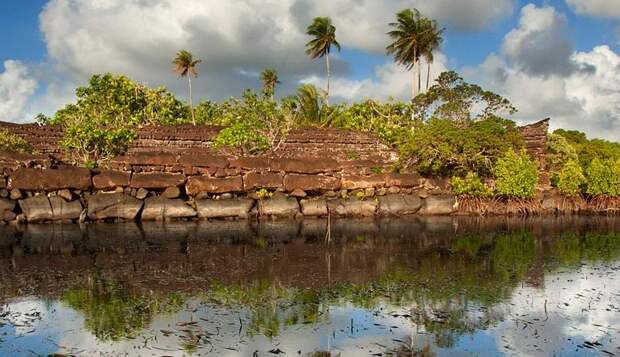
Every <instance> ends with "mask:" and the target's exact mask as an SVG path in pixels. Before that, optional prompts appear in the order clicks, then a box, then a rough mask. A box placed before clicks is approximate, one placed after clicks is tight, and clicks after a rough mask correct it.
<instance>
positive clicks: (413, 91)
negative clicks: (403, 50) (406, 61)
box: [411, 49, 417, 100]
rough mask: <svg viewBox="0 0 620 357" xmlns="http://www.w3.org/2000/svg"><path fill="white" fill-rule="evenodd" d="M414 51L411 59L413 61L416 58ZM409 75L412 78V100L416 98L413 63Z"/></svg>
mask: <svg viewBox="0 0 620 357" xmlns="http://www.w3.org/2000/svg"><path fill="white" fill-rule="evenodd" d="M416 55H417V53H416V50H415V49H414V50H413V58H414V61H415V58H416ZM411 75H412V76H413V78H412V82H411V100H413V99H414V98H415V97H416V92H415V62H413V66H412V67H411Z"/></svg>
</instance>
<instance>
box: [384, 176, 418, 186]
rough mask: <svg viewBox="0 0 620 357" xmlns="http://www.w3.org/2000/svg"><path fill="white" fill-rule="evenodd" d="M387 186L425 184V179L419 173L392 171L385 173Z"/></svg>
mask: <svg viewBox="0 0 620 357" xmlns="http://www.w3.org/2000/svg"><path fill="white" fill-rule="evenodd" d="M385 181H386V185H387V186H397V187H417V186H421V185H423V184H424V179H423V178H422V177H420V175H418V174H399V173H390V174H387V175H385Z"/></svg>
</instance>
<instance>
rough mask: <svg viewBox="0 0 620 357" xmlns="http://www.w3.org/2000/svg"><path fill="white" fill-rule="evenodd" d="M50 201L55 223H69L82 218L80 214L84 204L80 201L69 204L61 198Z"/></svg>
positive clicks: (52, 198) (51, 198)
mask: <svg viewBox="0 0 620 357" xmlns="http://www.w3.org/2000/svg"><path fill="white" fill-rule="evenodd" d="M49 201H50V206H51V208H52V217H53V220H54V221H67V220H75V219H78V218H80V214H81V213H82V204H81V203H80V201H71V202H67V201H65V200H64V199H62V198H61V197H59V196H56V197H50V198H49ZM26 217H27V215H26Z"/></svg>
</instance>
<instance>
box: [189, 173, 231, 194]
mask: <svg viewBox="0 0 620 357" xmlns="http://www.w3.org/2000/svg"><path fill="white" fill-rule="evenodd" d="M185 190H186V191H187V194H188V195H190V196H196V195H197V194H199V193H226V192H240V191H243V181H242V179H241V176H235V177H228V178H211V177H204V176H192V177H190V178H189V179H188V180H187V186H186V188H185Z"/></svg>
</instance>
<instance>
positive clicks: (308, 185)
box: [284, 174, 340, 192]
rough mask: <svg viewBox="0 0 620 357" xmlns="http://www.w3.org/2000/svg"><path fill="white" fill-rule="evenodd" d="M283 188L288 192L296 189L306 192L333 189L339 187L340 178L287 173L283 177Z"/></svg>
mask: <svg viewBox="0 0 620 357" xmlns="http://www.w3.org/2000/svg"><path fill="white" fill-rule="evenodd" d="M284 188H285V189H286V190H287V191H289V192H292V191H294V190H296V189H300V190H304V191H306V192H308V191H310V192H312V191H314V192H323V191H335V190H338V189H340V180H339V179H338V178H336V177H331V176H323V175H296V174H289V175H286V176H285V177H284Z"/></svg>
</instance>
